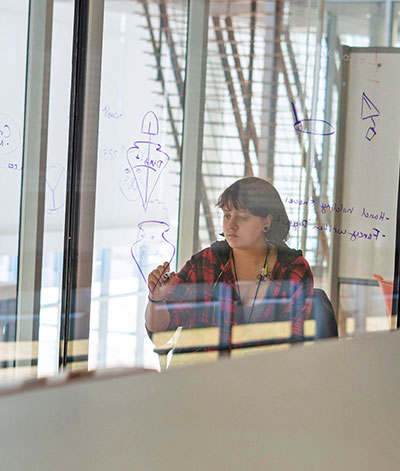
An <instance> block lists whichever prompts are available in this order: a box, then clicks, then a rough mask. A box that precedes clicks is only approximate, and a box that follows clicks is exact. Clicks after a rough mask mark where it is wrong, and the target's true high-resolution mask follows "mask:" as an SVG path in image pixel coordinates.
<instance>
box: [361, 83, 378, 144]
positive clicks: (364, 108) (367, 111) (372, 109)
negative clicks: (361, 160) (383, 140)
mask: <svg viewBox="0 0 400 471" xmlns="http://www.w3.org/2000/svg"><path fill="white" fill-rule="evenodd" d="M380 114H381V112H380V111H379V110H378V108H377V107H376V106H375V105H374V103H373V102H372V101H371V100H370V99H369V98H368V97H367V95H366V94H365V92H363V93H362V95H361V115H360V118H361V119H362V120H366V119H370V120H371V121H372V124H373V126H370V127H369V128H368V129H367V132H366V134H365V139H367V141H369V142H371V141H372V139H373V138H374V137H375V136H376V130H375V126H376V123H375V120H374V118H377V117H378V116H380Z"/></svg>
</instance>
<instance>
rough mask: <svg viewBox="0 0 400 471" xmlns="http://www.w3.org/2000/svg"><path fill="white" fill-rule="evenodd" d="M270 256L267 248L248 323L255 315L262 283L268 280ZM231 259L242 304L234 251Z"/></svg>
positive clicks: (258, 276)
mask: <svg viewBox="0 0 400 471" xmlns="http://www.w3.org/2000/svg"><path fill="white" fill-rule="evenodd" d="M268 256H269V248H268V247H267V253H266V255H265V260H264V266H263V267H262V268H261V273H260V274H259V275H257V279H258V283H257V288H256V292H255V294H254V298H253V302H252V303H251V308H250V314H249V320H248V323H250V320H251V316H252V315H253V311H254V307H255V305H256V300H257V295H258V292H259V290H260V286H261V283H265V282H266V281H267V280H268ZM231 257H232V262H233V263H232V264H233V273H234V275H235V281H236V286H237V290H238V294H239V299H240V302H241V303H242V295H241V294H240V286H239V280H238V277H237V272H236V263H235V257H234V255H233V250H231ZM242 307H243V304H242Z"/></svg>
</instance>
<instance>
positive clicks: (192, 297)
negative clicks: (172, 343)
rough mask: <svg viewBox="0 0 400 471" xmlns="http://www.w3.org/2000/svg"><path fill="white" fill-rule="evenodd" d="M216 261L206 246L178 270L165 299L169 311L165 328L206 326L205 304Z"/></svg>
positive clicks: (216, 264)
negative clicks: (168, 320)
mask: <svg viewBox="0 0 400 471" xmlns="http://www.w3.org/2000/svg"><path fill="white" fill-rule="evenodd" d="M218 269H219V263H218V262H217V261H216V258H215V256H214V255H213V253H212V251H211V249H210V248H208V249H204V250H202V251H201V252H198V253H197V254H195V255H193V257H192V258H191V259H190V260H188V261H187V262H186V263H185V265H184V266H183V268H182V269H181V270H180V271H179V272H178V274H177V277H176V279H175V282H174V284H173V286H172V290H171V291H170V293H169V294H168V296H167V298H166V305H167V307H168V310H169V313H170V323H169V326H168V330H174V329H176V328H177V327H179V326H183V327H188V328H194V327H209V325H210V323H211V319H209V316H208V310H207V309H206V307H207V304H208V303H211V300H212V287H213V283H214V277H215V273H216V271H217V270H218Z"/></svg>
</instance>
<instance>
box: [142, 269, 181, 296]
mask: <svg viewBox="0 0 400 471" xmlns="http://www.w3.org/2000/svg"><path fill="white" fill-rule="evenodd" d="M168 270H169V263H168V262H164V263H163V265H159V266H158V267H157V268H156V269H155V270H153V271H152V272H151V273H150V275H149V277H148V286H149V290H150V293H149V295H150V299H151V300H154V301H160V300H162V299H163V298H165V296H166V295H167V294H168V291H169V289H168V285H169V284H170V283H171V282H172V281H173V279H174V278H175V276H176V275H175V273H174V272H168Z"/></svg>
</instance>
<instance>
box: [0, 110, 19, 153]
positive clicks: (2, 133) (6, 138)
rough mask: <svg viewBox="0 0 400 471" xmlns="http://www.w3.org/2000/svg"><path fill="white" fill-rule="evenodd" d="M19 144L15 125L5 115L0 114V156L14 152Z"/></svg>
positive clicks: (17, 129) (17, 128) (17, 130)
mask: <svg viewBox="0 0 400 471" xmlns="http://www.w3.org/2000/svg"><path fill="white" fill-rule="evenodd" d="M19 143H20V132H19V127H18V125H17V123H16V122H15V121H14V120H13V119H12V118H11V117H10V116H7V115H6V114H2V113H0V155H5V154H10V153H11V152H14V151H15V150H16V149H17V148H18V146H19Z"/></svg>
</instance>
